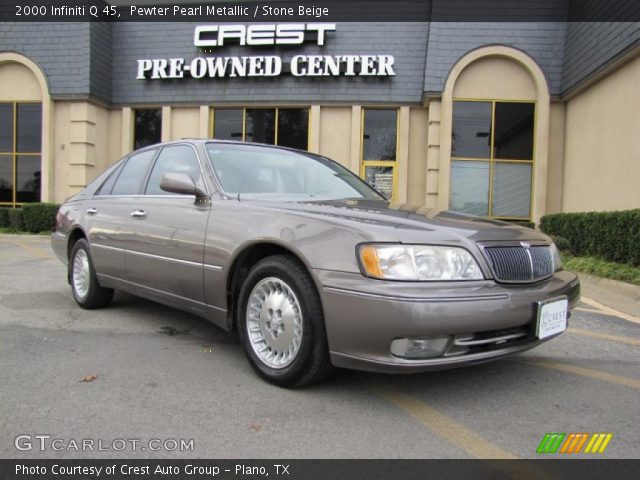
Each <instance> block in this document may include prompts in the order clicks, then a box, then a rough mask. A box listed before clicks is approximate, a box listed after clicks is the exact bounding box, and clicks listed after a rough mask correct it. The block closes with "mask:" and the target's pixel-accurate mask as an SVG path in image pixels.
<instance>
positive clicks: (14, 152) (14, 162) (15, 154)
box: [0, 100, 45, 208]
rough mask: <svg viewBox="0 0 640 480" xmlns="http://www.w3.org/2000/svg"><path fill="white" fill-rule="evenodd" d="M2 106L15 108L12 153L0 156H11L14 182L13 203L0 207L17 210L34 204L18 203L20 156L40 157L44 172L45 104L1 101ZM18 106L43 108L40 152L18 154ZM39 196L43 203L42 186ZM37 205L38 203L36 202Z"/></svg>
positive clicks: (3, 204)
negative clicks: (43, 136) (43, 116)
mask: <svg viewBox="0 0 640 480" xmlns="http://www.w3.org/2000/svg"><path fill="white" fill-rule="evenodd" d="M0 104H2V105H11V106H12V108H13V112H12V113H13V129H12V135H13V142H12V151H10V152H8V151H7V152H0V155H3V156H11V168H12V172H11V174H12V175H11V181H12V189H11V190H12V191H11V201H10V202H7V201H0V206H3V207H12V208H16V207H20V206H22V205H27V204H28V203H33V202H18V189H17V183H18V157H19V156H31V157H33V156H36V155H38V156H40V172H42V133H43V131H44V128H45V125H44V122H43V121H42V120H43V119H42V115H43V109H42V107H43V103H42V102H41V101H38V100H25V101H20V100H8V101H0ZM18 105H40V107H41V112H40V116H41V118H40V152H18V151H17V148H18ZM38 196H39V197H40V200H39V201H40V202H41V201H42V185H41V186H40V192H38ZM36 203H37V202H36Z"/></svg>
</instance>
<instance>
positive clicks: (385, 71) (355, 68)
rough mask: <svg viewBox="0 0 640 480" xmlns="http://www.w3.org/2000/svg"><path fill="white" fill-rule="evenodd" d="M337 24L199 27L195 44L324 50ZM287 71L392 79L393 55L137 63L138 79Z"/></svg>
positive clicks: (202, 58)
mask: <svg viewBox="0 0 640 480" xmlns="http://www.w3.org/2000/svg"><path fill="white" fill-rule="evenodd" d="M335 29H336V24H335V23H281V24H263V23H260V24H253V25H249V26H246V25H227V24H222V25H201V26H197V27H196V28H195V32H194V38H193V43H194V45H195V46H196V47H198V48H200V49H202V51H204V52H207V53H211V52H216V51H217V49H219V48H221V47H225V46H228V45H240V46H242V47H265V46H267V47H268V46H274V47H275V46H296V45H303V44H304V43H307V42H313V43H314V44H315V45H318V46H323V45H324V44H325V42H326V39H327V32H331V31H335ZM285 71H288V72H290V73H291V75H293V76H294V77H339V76H346V77H352V76H363V77H366V76H373V77H391V76H394V75H395V71H394V57H393V55H294V56H293V57H291V59H288V60H283V58H282V56H280V55H251V56H220V55H215V56H198V57H195V58H193V59H191V60H187V59H185V58H145V59H140V60H138V74H137V77H136V78H137V79H138V80H145V79H152V80H172V79H179V78H196V79H201V78H225V77H230V78H234V77H277V76H279V75H282V74H283V73H285Z"/></svg>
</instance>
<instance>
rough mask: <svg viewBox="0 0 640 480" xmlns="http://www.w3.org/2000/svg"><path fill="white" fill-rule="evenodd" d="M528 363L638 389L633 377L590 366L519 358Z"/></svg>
mask: <svg viewBox="0 0 640 480" xmlns="http://www.w3.org/2000/svg"><path fill="white" fill-rule="evenodd" d="M519 361H523V362H524V363H528V364H529V365H536V366H538V367H545V368H551V369H554V370H560V371H562V372H568V373H575V374H576V375H581V376H583V377H589V378H593V379H595V380H602V381H605V382H610V383H616V384H618V385H623V386H625V387H631V388H635V389H636V390H640V380H636V379H635V378H629V377H623V376H620V375H614V374H612V373H607V372H602V371H600V370H592V369H590V368H583V367H577V366H575V365H570V364H568V363H560V362H550V361H546V360H519Z"/></svg>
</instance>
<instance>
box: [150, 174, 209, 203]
mask: <svg viewBox="0 0 640 480" xmlns="http://www.w3.org/2000/svg"><path fill="white" fill-rule="evenodd" d="M160 188H161V189H162V190H164V191H165V192H171V193H179V194H181V195H195V196H196V197H197V198H202V197H206V196H207V192H205V191H204V190H202V189H201V188H200V187H198V186H196V183H195V182H194V181H193V178H191V177H190V176H189V175H187V174H186V173H165V174H164V175H162V178H160Z"/></svg>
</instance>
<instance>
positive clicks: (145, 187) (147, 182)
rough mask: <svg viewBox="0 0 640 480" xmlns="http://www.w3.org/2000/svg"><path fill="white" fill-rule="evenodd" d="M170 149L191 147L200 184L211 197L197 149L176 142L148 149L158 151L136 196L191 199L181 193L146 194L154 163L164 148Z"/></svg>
mask: <svg viewBox="0 0 640 480" xmlns="http://www.w3.org/2000/svg"><path fill="white" fill-rule="evenodd" d="M171 147H191V149H192V150H193V152H194V153H195V156H196V162H198V167H199V168H200V175H201V176H200V178H201V180H202V181H201V184H202V186H204V190H205V192H207V195H211V190H210V189H209V185H208V184H207V180H206V177H205V172H204V169H203V168H202V161H201V160H200V154H199V153H198V149H197V148H196V146H195V145H194V144H192V143H188V142H176V143H169V144H166V145H162V146H160V147H158V146H155V147H150V148H157V149H158V151H157V153H156V154H155V156H154V157H153V160H151V165H150V166H149V169H148V170H147V173H146V174H145V176H144V179H143V181H142V186H143V188H142V189H140V192H139V193H138V194H137V195H136V196H140V197H146V198H166V197H174V198H180V197H193V195H189V194H181V193H169V192H167V193H166V194H156V193H154V194H147V193H146V192H147V188H149V180H151V173H152V172H153V169H154V168H155V166H156V163H158V159H159V158H160V155H162V152H163V151H164V150H165V149H166V148H171ZM116 181H117V180H116ZM196 184H197V182H196Z"/></svg>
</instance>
